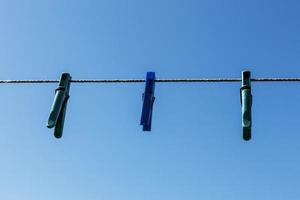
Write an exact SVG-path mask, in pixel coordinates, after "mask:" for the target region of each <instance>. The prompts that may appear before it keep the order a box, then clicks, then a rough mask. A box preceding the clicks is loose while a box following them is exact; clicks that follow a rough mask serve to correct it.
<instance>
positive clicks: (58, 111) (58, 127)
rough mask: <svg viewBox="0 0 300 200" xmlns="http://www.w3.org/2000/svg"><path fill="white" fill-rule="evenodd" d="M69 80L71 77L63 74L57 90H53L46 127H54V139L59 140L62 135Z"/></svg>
mask: <svg viewBox="0 0 300 200" xmlns="http://www.w3.org/2000/svg"><path fill="white" fill-rule="evenodd" d="M71 79H72V77H71V76H70V74H69V73H63V74H62V75H61V78H60V81H59V85H58V88H57V89H56V90H55V97H54V101H53V104H52V107H51V111H50V116H49V119H48V124H47V127H48V128H53V127H55V128H54V136H55V137H56V138H61V137H62V134H63V128H64V121H65V115H66V109H67V102H68V99H69V91H70V81H71Z"/></svg>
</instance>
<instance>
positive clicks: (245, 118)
mask: <svg viewBox="0 0 300 200" xmlns="http://www.w3.org/2000/svg"><path fill="white" fill-rule="evenodd" d="M240 98H241V105H242V127H243V138H244V140H246V141H248V140H250V139H251V126H252V117H251V107H252V94H251V72H250V71H243V72H242V87H241V90H240Z"/></svg>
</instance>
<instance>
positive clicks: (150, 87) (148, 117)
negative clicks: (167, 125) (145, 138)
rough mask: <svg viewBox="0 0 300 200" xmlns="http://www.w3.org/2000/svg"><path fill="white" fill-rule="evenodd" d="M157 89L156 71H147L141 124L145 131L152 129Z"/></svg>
mask: <svg viewBox="0 0 300 200" xmlns="http://www.w3.org/2000/svg"><path fill="white" fill-rule="evenodd" d="M154 90H155V72H147V76H146V86H145V92H144V93H143V110H142V117H141V123H140V124H141V125H143V131H151V123H152V111H153V103H154V100H155V97H154Z"/></svg>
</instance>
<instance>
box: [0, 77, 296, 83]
mask: <svg viewBox="0 0 300 200" xmlns="http://www.w3.org/2000/svg"><path fill="white" fill-rule="evenodd" d="M240 81H241V79H240V78H212V79H208V78H192V79H156V80H155V82H159V83H193V82H217V83H218V82H240ZM251 81H253V82H300V78H252V79H251ZM58 82H59V80H0V84H6V83H7V84H10V83H12V84H22V83H23V84H26V83H28V84H44V83H58ZM71 82H72V83H143V82H145V79H78V80H71Z"/></svg>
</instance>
